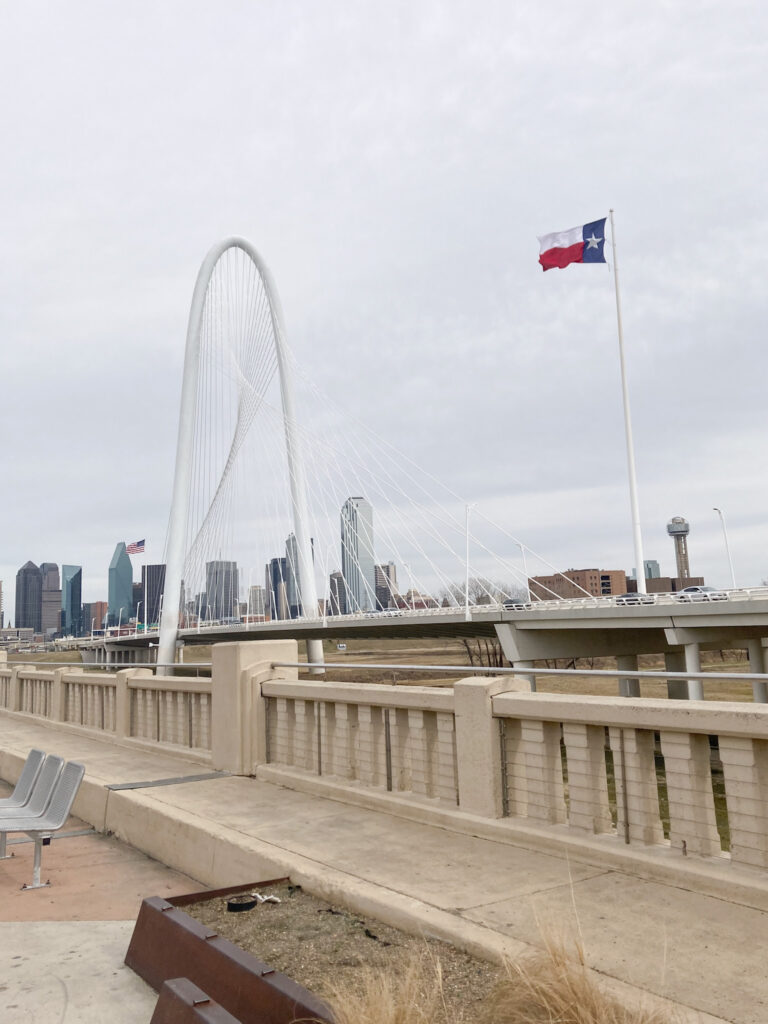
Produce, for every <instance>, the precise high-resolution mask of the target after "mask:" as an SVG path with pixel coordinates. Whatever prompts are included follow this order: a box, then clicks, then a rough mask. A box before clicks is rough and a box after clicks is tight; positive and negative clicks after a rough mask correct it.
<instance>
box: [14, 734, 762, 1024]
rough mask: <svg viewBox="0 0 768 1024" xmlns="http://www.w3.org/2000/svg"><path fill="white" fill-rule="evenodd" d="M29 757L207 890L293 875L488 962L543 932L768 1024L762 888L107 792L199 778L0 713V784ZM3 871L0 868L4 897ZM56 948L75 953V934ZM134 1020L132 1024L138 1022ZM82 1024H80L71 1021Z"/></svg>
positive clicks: (665, 989)
mask: <svg viewBox="0 0 768 1024" xmlns="http://www.w3.org/2000/svg"><path fill="white" fill-rule="evenodd" d="M32 746H39V747H42V748H43V749H47V750H50V751H55V752H56V753H58V754H61V755H63V756H65V757H67V758H70V759H78V760H81V761H82V762H83V763H84V764H85V765H86V769H87V775H86V781H85V783H84V786H83V790H82V791H81V797H82V799H79V801H78V804H76V809H77V810H78V813H79V814H80V815H81V816H83V817H84V818H86V819H87V820H88V821H89V822H90V823H91V824H94V825H95V826H96V827H97V828H98V829H100V830H107V831H109V832H113V833H114V835H115V836H117V837H119V838H120V839H121V840H123V841H124V842H126V843H128V844H130V845H131V846H132V847H134V848H135V849H137V850H140V851H143V852H144V853H146V854H149V855H150V856H152V857H155V858H157V859H158V860H159V861H161V862H162V863H163V864H165V865H168V866H169V867H172V868H174V869H175V870H177V871H181V872H183V873H184V874H185V875H186V876H188V877H189V878H190V879H199V880H200V882H202V883H205V885H210V886H223V885H230V884H238V883H248V882H251V881H256V880H258V879H259V878H267V877H275V876H277V875H283V874H290V875H291V876H292V878H294V880H296V881H297V882H300V883H301V884H303V885H304V886H305V887H306V888H307V889H309V890H310V891H314V892H316V893H318V894H320V895H324V896H326V897H328V898H330V899H333V900H336V901H339V902H342V903H349V904H351V905H353V906H355V907H357V908H358V909H359V910H361V911H365V912H367V913H370V914H373V915H375V916H378V917H379V918H382V919H384V920H386V921H387V922H388V923H391V924H394V925H397V926H400V927H406V928H409V929H410V930H417V931H418V930H423V931H426V932H428V933H430V934H434V935H437V936H439V937H441V938H447V939H449V940H450V941H453V942H454V943H457V944H459V945H461V946H463V947H464V948H466V949H468V950H470V951H473V952H476V953H482V954H484V955H486V956H499V955H500V954H502V953H505V954H508V955H511V956H517V955H520V954H521V953H525V952H526V951H528V950H530V947H531V946H541V944H542V934H553V933H554V934H556V935H558V936H562V937H563V938H564V939H565V940H566V941H572V940H573V941H578V942H580V943H581V944H582V946H583V948H584V950H585V953H586V958H587V961H588V963H589V964H590V966H591V967H593V968H594V969H595V970H596V971H597V972H599V974H600V975H601V977H602V978H603V979H604V981H605V982H606V983H608V984H609V985H610V987H612V988H614V989H616V990H618V991H620V992H621V993H622V994H623V996H624V998H625V999H627V1000H628V1001H632V1002H636V1001H637V1000H638V999H639V998H641V997H642V994H643V993H648V994H650V995H651V997H660V998H666V999H669V1000H672V1001H673V1002H675V1003H677V1004H679V1005H680V1008H681V1009H682V1008H686V1010H687V1011H689V1012H686V1014H685V1017H684V1019H686V1020H691V1021H700V1022H701V1024H705V1022H706V1024H711V1022H712V1020H713V1019H715V1020H721V1021H722V1020H725V1021H732V1022H737V1024H765V1021H767V1020H768V982H767V981H766V977H765V966H764V963H765V953H764V950H765V948H766V947H767V946H768V912H766V910H764V909H762V908H763V907H764V906H765V905H766V900H765V891H761V890H756V893H755V899H754V900H750V899H748V898H745V896H744V890H743V889H742V890H740V895H739V898H738V900H736V899H733V898H731V899H729V898H727V897H723V896H713V895H707V894H704V893H700V892H695V891H692V890H691V888H690V884H683V883H678V884H672V883H668V882H667V883H665V882H661V881H658V880H651V879H649V878H643V877H639V875H638V874H637V873H631V872H630V871H628V870H617V869H616V867H615V866H613V867H606V866H605V864H604V863H603V864H601V863H599V862H598V859H597V858H596V857H594V856H592V857H590V856H587V855H583V856H582V855H580V856H578V857H574V856H573V854H571V855H570V856H568V855H566V854H565V853H561V852H556V851H555V852H553V851H554V848H551V849H549V850H548V851H547V852H543V851H542V850H541V849H531V848H526V846H525V845H522V843H523V842H524V840H523V839H522V838H520V837H518V838H514V833H510V837H512V838H509V837H508V838H506V839H499V838H490V839H489V838H487V837H486V838H482V837H480V836H477V835H471V834H466V833H462V832H459V831H453V830H449V829H447V828H442V827H439V826H437V825H428V824H422V823H419V822H418V821H413V820H404V819H403V818H400V817H396V816H393V815H391V814H388V813H384V812H382V811H377V810H371V809H366V808H362V807H358V806H353V805H351V804H348V803H343V802H340V801H337V800H331V799H328V798H326V797H321V796H315V795H309V794H305V793H300V792H295V791H293V790H289V789H285V788H282V787H280V786H276V785H273V784H270V783H267V782H260V781H256V780H253V779H247V778H239V777H229V776H213V777H208V778H204V779H200V780H198V781H177V782H175V783H174V784H171V785H161V786H148V787H145V788H136V789H117V790H115V789H112V790H107V789H106V788H105V787H107V786H114V785H122V784H125V783H136V782H157V781H160V780H169V779H183V778H189V777H191V776H200V775H206V774H209V773H208V772H207V770H206V768H205V766H203V765H201V764H200V763H199V762H195V761H193V760H183V759H180V758H176V757H170V756H165V755H161V754H154V753H144V752H141V751H137V750H133V749H127V748H122V747H117V746H115V745H112V744H109V743H108V742H104V741H102V740H99V739H92V738H90V737H83V736H79V735H75V734H73V733H71V732H64V731H57V730H56V729H52V728H48V727H46V726H43V725H40V724H38V723H32V722H24V721H20V720H19V719H18V718H16V717H14V718H11V717H10V716H3V715H0V776H2V777H4V778H12V777H15V774H16V772H17V771H18V768H19V767H20V764H21V762H22V761H23V758H24V757H25V756H26V754H27V752H28V750H29V748H30V747H32ZM65 842H69V843H71V842H74V840H73V839H70V840H61V841H55V842H54V844H53V846H52V847H50V848H48V849H47V850H46V851H45V852H44V859H43V874H44V876H47V874H50V875H51V876H53V873H54V866H55V865H56V863H57V861H58V860H59V856H60V850H63V848H64V843H65ZM30 856H31V855H30ZM8 863H12V862H5V864H4V863H3V862H0V886H1V887H2V891H3V892H4V893H5V894H6V895H7V892H8V886H9V884H10V880H9V878H8V876H7V874H6V867H5V865H6V864H8ZM30 863H31V861H30ZM49 869H50V870H49ZM81 870H82V871H83V872H87V871H88V867H87V864H86V863H84V864H83V865H82V868H81ZM57 888H58V887H56V888H52V889H43V890H39V891H37V892H30V893H23V894H21V896H20V898H21V899H23V900H28V901H30V903H29V906H30V907H31V906H32V905H33V901H36V900H39V901H41V902H43V901H47V900H50V899H55V897H56V894H57ZM189 888H190V889H195V888H198V889H199V888H203V885H200V884H199V883H192V884H191V885H190V886H189ZM176 891H179V890H176ZM152 894H156V895H163V892H158V893H152ZM16 902H18V901H16ZM7 905H8V904H7V901H6V898H5V896H4V898H3V903H2V907H3V909H4V908H5V907H6V906H7ZM0 917H3V911H2V910H0ZM73 927H76V926H73ZM129 931H130V930H129V929H128V931H127V932H126V934H125V935H124V936H123V935H121V936H120V941H122V939H123V938H125V941H126V944H127V935H128V934H129ZM67 941H68V942H69V943H70V944H71V948H72V949H76V948H77V942H76V938H75V936H72V937H71V938H68V939H67ZM118 945H119V943H118ZM52 955H54V956H55V954H52ZM122 955H124V948H123V949H122V950H121V958H122ZM113 967H114V969H115V970H116V971H117V970H119V969H120V964H119V963H116V962H115V963H113ZM42 973H45V971H44V970H43V971H42ZM103 983H104V981H103V979H102V980H101V981H99V982H97V980H96V978H94V979H93V981H92V986H93V987H94V988H97V987H98V986H99V985H102V984H103ZM4 994H5V993H3V995H4ZM693 1011H695V1012H693ZM142 1012H143V1011H141V1012H137V1016H136V1017H135V1018H134V1019H135V1020H136V1021H143V1020H148V1019H149V1017H148V1015H146V1013H144V1015H143V1016H142ZM4 1019H6V1018H4ZM27 1019H28V1018H27ZM36 1019H43V1018H40V1017H37V1018H36ZM51 1019H58V1018H56V1017H53V1018H51ZM80 1019H82V1020H87V1019H90V1018H87V1017H82V1018H75V1017H71V1018H70V1017H69V1016H68V1017H67V1018H66V1021H67V1024H72V1022H73V1021H74V1020H80Z"/></svg>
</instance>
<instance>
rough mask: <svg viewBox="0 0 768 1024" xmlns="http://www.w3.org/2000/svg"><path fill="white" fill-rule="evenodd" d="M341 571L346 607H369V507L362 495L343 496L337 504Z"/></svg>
mask: <svg viewBox="0 0 768 1024" xmlns="http://www.w3.org/2000/svg"><path fill="white" fill-rule="evenodd" d="M341 575H342V576H343V577H344V583H345V587H346V592H347V601H348V607H347V611H348V612H369V611H373V609H374V607H375V605H376V579H375V573H374V558H373V509H372V507H371V503H370V502H369V501H367V500H366V499H365V498H359V497H358V498H347V500H346V501H345V502H344V504H343V505H342V507H341Z"/></svg>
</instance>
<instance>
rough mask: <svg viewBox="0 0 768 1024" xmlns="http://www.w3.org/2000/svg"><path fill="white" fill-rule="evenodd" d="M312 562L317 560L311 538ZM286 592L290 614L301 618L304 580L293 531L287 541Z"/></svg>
mask: <svg viewBox="0 0 768 1024" xmlns="http://www.w3.org/2000/svg"><path fill="white" fill-rule="evenodd" d="M309 543H310V547H311V550H312V564H313V566H314V561H315V542H314V540H312V538H310V541H309ZM285 594H286V601H287V602H288V615H289V617H290V618H292V619H300V618H301V617H302V616H303V615H304V614H305V612H304V610H303V601H302V596H301V594H302V581H301V571H300V565H299V546H298V543H297V541H296V535H295V534H294V533H291V534H289V535H288V539H287V540H286V542H285Z"/></svg>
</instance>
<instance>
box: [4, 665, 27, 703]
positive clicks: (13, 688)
mask: <svg viewBox="0 0 768 1024" xmlns="http://www.w3.org/2000/svg"><path fill="white" fill-rule="evenodd" d="M29 667H30V666H29V665H14V666H13V668H12V669H11V685H10V687H9V693H8V710H9V711H20V710H21V683H20V682H19V673H20V672H23V671H24V670H25V669H28V668H29Z"/></svg>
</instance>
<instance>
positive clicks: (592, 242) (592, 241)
mask: <svg viewBox="0 0 768 1024" xmlns="http://www.w3.org/2000/svg"><path fill="white" fill-rule="evenodd" d="M585 241H586V243H587V248H588V249H596V248H597V247H598V245H599V243H600V242H602V238H595V232H594V231H593V232H592V237H591V238H586V239H585Z"/></svg>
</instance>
